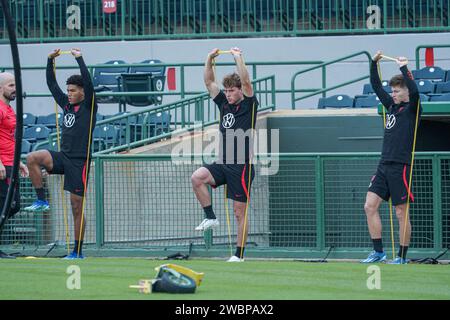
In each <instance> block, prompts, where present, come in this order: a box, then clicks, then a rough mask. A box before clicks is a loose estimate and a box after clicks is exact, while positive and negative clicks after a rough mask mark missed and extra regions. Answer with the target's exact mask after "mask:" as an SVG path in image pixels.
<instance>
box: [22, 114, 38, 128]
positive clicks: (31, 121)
mask: <svg viewBox="0 0 450 320" xmlns="http://www.w3.org/2000/svg"><path fill="white" fill-rule="evenodd" d="M35 124H36V116H35V115H33V114H31V113H24V114H23V125H24V126H27V127H30V126H34V125H35Z"/></svg>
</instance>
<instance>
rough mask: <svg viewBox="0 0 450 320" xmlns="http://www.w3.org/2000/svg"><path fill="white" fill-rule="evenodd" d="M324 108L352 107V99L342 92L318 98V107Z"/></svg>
mask: <svg viewBox="0 0 450 320" xmlns="http://www.w3.org/2000/svg"><path fill="white" fill-rule="evenodd" d="M325 108H353V99H352V98H350V97H349V96H347V95H344V94H337V95H334V96H331V97H328V98H320V99H319V105H318V109H325Z"/></svg>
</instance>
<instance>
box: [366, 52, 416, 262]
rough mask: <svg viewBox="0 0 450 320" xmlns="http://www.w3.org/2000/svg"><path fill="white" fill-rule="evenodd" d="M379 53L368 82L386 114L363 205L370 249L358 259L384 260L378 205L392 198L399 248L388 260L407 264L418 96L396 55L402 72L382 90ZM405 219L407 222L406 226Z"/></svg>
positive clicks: (402, 58)
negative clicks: (377, 158) (389, 89)
mask: <svg viewBox="0 0 450 320" xmlns="http://www.w3.org/2000/svg"><path fill="white" fill-rule="evenodd" d="M381 55H382V53H381V51H378V52H377V54H376V55H375V56H374V57H373V60H372V65H371V69H370V82H371V84H372V87H373V89H374V91H375V93H376V95H377V96H378V98H379V99H380V101H381V103H382V104H383V106H384V107H385V108H386V109H387V111H388V113H387V115H386V124H385V129H384V139H383V150H382V153H381V160H380V163H379V164H378V168H377V171H376V173H375V175H374V176H373V177H372V180H371V182H370V185H369V191H368V192H367V197H366V203H365V205H364V210H365V212H366V216H367V224H368V227H369V233H370V237H371V238H372V242H373V247H374V250H373V252H371V253H370V254H369V256H368V257H367V258H366V259H365V260H362V261H361V262H362V263H374V262H382V261H384V260H386V253H384V250H383V243H382V239H381V229H382V226H381V219H380V214H379V212H378V208H379V207H380V205H381V202H382V201H383V200H385V201H388V200H389V198H392V205H393V206H395V213H396V216H397V219H398V223H399V227H400V231H399V233H400V234H399V235H400V249H399V252H398V256H397V258H395V259H394V260H393V261H392V262H390V263H392V264H405V263H408V260H407V259H406V253H407V251H408V246H409V242H410V239H411V223H410V219H409V217H407V212H406V210H407V201H408V194H409V195H410V201H414V196H413V194H412V192H411V191H410V190H408V189H409V177H410V169H411V157H412V148H413V139H414V131H415V129H416V127H415V124H416V117H417V112H418V110H417V107H418V104H419V98H420V96H419V90H418V89H417V85H416V83H415V82H414V79H413V77H412V74H411V72H410V71H409V70H408V67H407V64H408V60H407V59H406V58H404V57H399V58H397V63H398V65H399V66H400V71H401V72H402V74H400V75H396V76H394V77H392V79H391V80H390V83H389V85H390V86H391V87H392V94H391V95H392V96H390V95H389V94H388V93H386V91H384V90H383V87H382V84H381V81H380V77H379V75H378V70H377V64H378V61H379V60H380V59H381V58H382V57H381ZM421 113H422V107H421V106H419V117H420V114H421ZM419 119H420V118H419ZM406 219H407V221H406ZM405 221H406V222H407V223H406V226H405Z"/></svg>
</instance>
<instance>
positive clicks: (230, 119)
mask: <svg viewBox="0 0 450 320" xmlns="http://www.w3.org/2000/svg"><path fill="white" fill-rule="evenodd" d="M235 122H236V119H235V118H234V115H233V114H232V113H227V114H226V115H224V116H223V120H222V126H223V127H224V128H225V129H230V128H231V127H232V126H233V125H234V123H235Z"/></svg>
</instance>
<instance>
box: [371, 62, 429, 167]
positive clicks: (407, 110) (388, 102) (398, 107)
mask: <svg viewBox="0 0 450 320" xmlns="http://www.w3.org/2000/svg"><path fill="white" fill-rule="evenodd" d="M400 71H401V72H402V74H403V77H404V79H405V83H406V86H407V88H408V90H409V102H401V103H400V104H394V100H393V99H392V97H391V96H390V95H389V94H388V93H387V92H386V91H384V89H383V86H382V84H381V80H380V77H379V75H378V70H377V63H376V62H374V61H372V65H371V68H370V83H371V84H372V88H373V90H374V91H375V93H376V95H377V96H378V98H379V99H380V101H381V103H382V104H383V105H384V106H385V107H386V109H387V114H386V125H385V129H384V139H383V149H382V153H381V162H388V161H392V162H398V163H405V164H411V156H412V147H413V139H414V129H415V123H416V116H417V105H418V102H419V98H420V95H419V90H418V89H417V85H416V83H415V82H414V79H413V76H412V74H411V72H410V71H409V70H408V68H407V66H402V67H401V68H400ZM421 113H422V106H420V109H419V120H418V121H419V122H420V114H421Z"/></svg>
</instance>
